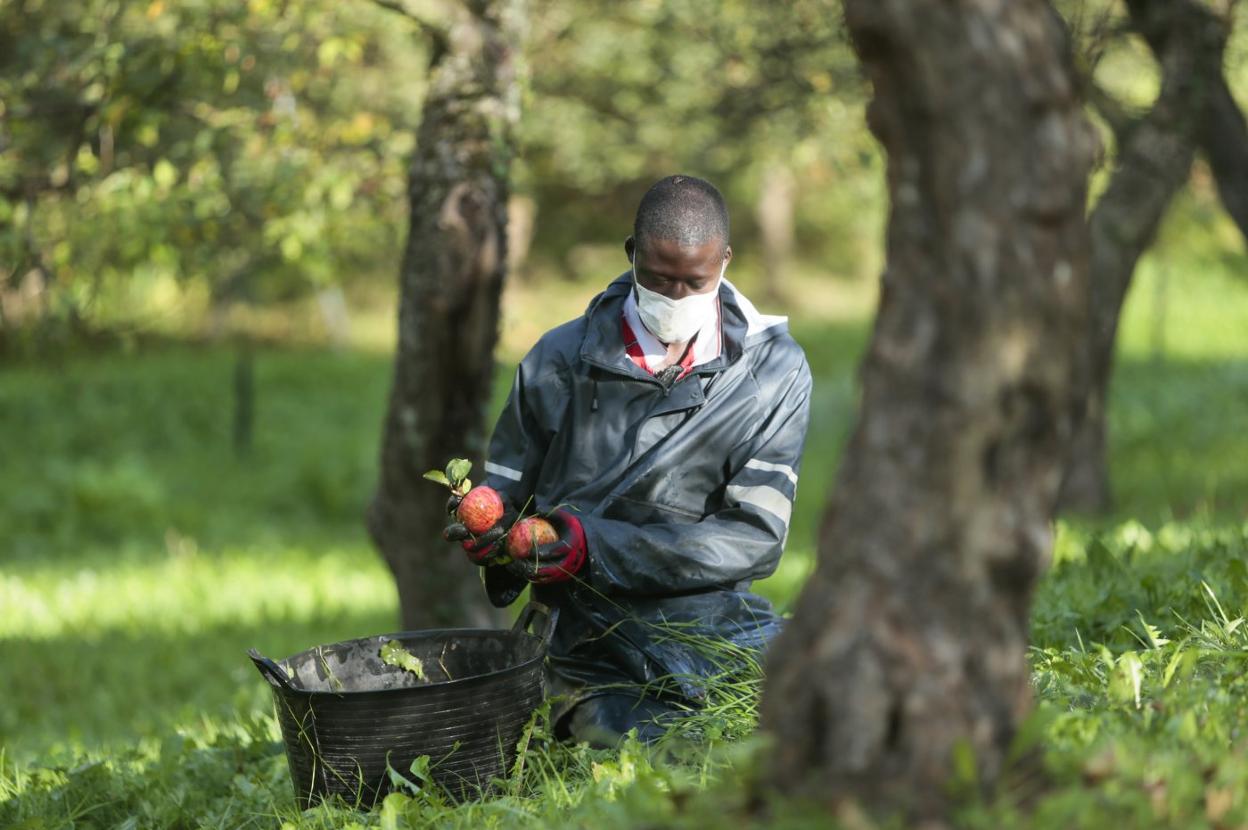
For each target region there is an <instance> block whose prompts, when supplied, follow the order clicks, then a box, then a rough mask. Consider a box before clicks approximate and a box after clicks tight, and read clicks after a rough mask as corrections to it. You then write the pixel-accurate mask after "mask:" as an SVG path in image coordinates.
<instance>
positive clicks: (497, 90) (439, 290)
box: [367, 0, 517, 629]
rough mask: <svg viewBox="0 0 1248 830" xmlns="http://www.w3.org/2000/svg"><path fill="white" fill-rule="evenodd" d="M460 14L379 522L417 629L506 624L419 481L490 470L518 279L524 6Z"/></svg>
mask: <svg viewBox="0 0 1248 830" xmlns="http://www.w3.org/2000/svg"><path fill="white" fill-rule="evenodd" d="M457 6H458V12H457V13H458V14H459V15H460V16H459V17H458V18H457V19H456V20H455V22H454V23H453V25H452V26H451V28H450V29H449V31H448V32H447V33H446V37H445V44H444V45H445V52H444V53H443V54H442V56H441V59H440V60H438V62H437V64H436V66H435V68H434V71H433V74H432V77H431V81H430V88H429V92H428V97H427V98H426V100H425V104H424V108H423V116H422V120H421V125H420V128H419V132H418V133H417V139H416V151H415V157H414V159H413V161H412V165H411V169H410V174H409V196H410V203H411V219H410V227H409V230H408V241H407V248H406V250H405V253H404V257H403V264H402V270H401V273H400V294H401V296H400V302H399V342H398V353H397V355H396V357H395V364H394V381H393V386H392V389H391V393H390V403H389V408H388V411H387V413H386V419H385V425H384V437H383V441H382V448H381V476H380V481H379V482H378V486H377V491H376V494H375V495H374V497H373V500H372V504H371V505H370V507H369V511H368V517H367V520H368V529H369V532H370V533H371V535H372V538H373V541H374V543H375V544H376V545H377V547H378V549H379V550H380V551H381V553H382V555H383V556H384V557H385V559H386V562H387V563H388V564H389V565H390V568H391V570H392V571H393V572H394V577H395V581H396V582H397V584H398V591H399V605H400V611H401V615H402V624H403V626H404V627H405V628H408V629H412V628H428V627H436V626H444V625H464V624H467V625H476V626H486V625H490V624H492V623H493V622H494V621H495V614H494V612H493V611H492V609H491V608H490V607H489V604H488V603H487V602H486V600H485V596H484V593H483V591H482V589H481V585H480V583H479V579H478V575H477V573H476V568H473V567H471V566H470V565H468V563H467V562H466V561H465V560H464V558H463V556H461V555H457V552H456V551H455V549H454V548H452V547H451V546H450V545H448V544H447V543H446V542H444V541H443V540H442V539H441V538H440V531H441V528H442V527H443V526H444V525H445V523H446V516H445V513H444V512H443V510H444V506H445V504H446V498H447V495H448V494H447V493H446V491H445V490H442V489H440V488H438V487H437V486H436V485H434V484H432V483H431V482H428V481H425V480H423V479H422V478H421V476H422V475H423V474H424V473H425V472H426V471H427V470H430V469H441V468H442V467H443V466H445V464H446V462H447V460H449V459H450V458H452V457H456V456H460V457H464V456H469V457H472V458H474V459H475V460H476V462H477V464H476V466H475V468H474V472H475V473H478V474H479V473H480V469H481V466H480V460H481V455H482V452H483V448H484V443H485V424H484V417H485V412H486V407H487V406H488V404H489V400H490V393H491V390H492V388H493V381H494V346H495V343H496V341H497V338H498V319H499V296H500V293H501V291H502V287H503V277H504V274H505V271H506V226H507V198H508V174H509V166H510V156H511V146H512V145H511V142H512V138H511V136H512V130H513V127H514V124H515V120H516V115H517V107H516V83H515V69H514V64H513V60H514V54H515V48H516V47H515V39H514V32H513V28H514V26H515V25H516V24H517V20H516V15H517V10H516V8H515V0H473V1H472V2H467V3H463V4H457Z"/></svg>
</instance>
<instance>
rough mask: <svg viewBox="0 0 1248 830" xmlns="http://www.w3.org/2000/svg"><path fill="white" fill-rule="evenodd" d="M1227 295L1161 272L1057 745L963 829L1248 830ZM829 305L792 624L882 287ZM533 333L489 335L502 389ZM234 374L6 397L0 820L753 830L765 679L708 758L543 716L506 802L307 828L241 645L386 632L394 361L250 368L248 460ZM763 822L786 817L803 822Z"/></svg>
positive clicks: (1231, 329)
mask: <svg viewBox="0 0 1248 830" xmlns="http://www.w3.org/2000/svg"><path fill="white" fill-rule="evenodd" d="M1230 274H1231V269H1226V268H1223V269H1218V268H1213V267H1210V268H1206V269H1202V270H1201V271H1200V272H1199V273H1193V274H1190V275H1184V277H1183V284H1182V285H1181V290H1180V286H1179V284H1178V283H1179V275H1178V274H1177V272H1176V270H1175V269H1174V268H1173V267H1172V266H1167V264H1166V263H1165V262H1161V261H1158V260H1155V259H1150V260H1148V261H1146V263H1145V266H1144V268H1143V270H1142V271H1141V274H1140V282H1139V284H1138V285H1137V287H1136V289H1135V290H1134V292H1133V294H1132V296H1131V300H1130V303H1129V306H1128V310H1127V314H1126V317H1125V320H1124V328H1123V337H1122V341H1121V342H1122V348H1121V351H1120V355H1119V369H1118V374H1117V382H1116V384H1115V387H1114V389H1113V394H1112V404H1111V426H1112V430H1113V472H1114V483H1115V488H1116V492H1117V494H1118V496H1119V503H1118V513H1117V515H1115V516H1114V517H1111V518H1110V519H1108V520H1106V521H1102V522H1096V523H1067V522H1064V523H1062V524H1061V526H1060V528H1059V531H1060V532H1059V542H1058V549H1057V552H1056V560H1055V565H1054V568H1053V569H1052V571H1051V572H1050V573H1049V574H1048V576H1047V577H1046V578H1045V580H1044V581H1043V583H1042V585H1041V587H1040V591H1039V594H1038V597H1037V602H1036V605H1035V610H1034V613H1033V632H1034V637H1033V640H1034V644H1035V647H1034V651H1033V654H1032V662H1033V667H1034V677H1035V689H1036V696H1037V698H1038V701H1039V706H1038V708H1037V714H1036V715H1035V716H1034V718H1033V719H1032V721H1031V722H1029V725H1028V729H1027V730H1026V735H1025V737H1026V738H1027V739H1029V740H1032V741H1038V742H1040V743H1042V745H1043V746H1044V747H1045V749H1044V752H1043V757H1044V759H1045V760H1044V772H1043V774H1042V775H1035V774H1033V775H1031V776H1030V777H1028V776H1022V777H1020V778H1019V780H1017V781H1012V782H1011V785H1010V787H1008V788H1007V789H1006V790H1005V791H1004V792H1002V793H1000V794H998V795H997V796H996V797H994V798H993V799H992V800H990V801H980V800H977V798H976V797H975V796H974V793H975V788H974V786H973V782H962V783H963V784H964V785H965V786H964V791H965V792H966V794H967V796H966V799H965V808H964V813H963V823H965V824H967V825H968V826H980V827H997V826H1004V825H1016V824H1019V825H1028V826H1036V827H1070V826H1087V827H1093V826H1102V825H1104V824H1109V823H1110V822H1116V823H1118V824H1121V825H1123V826H1132V827H1136V826H1209V827H1214V826H1218V827H1222V826H1234V825H1236V824H1237V823H1239V824H1242V823H1244V822H1248V802H1246V801H1245V796H1244V795H1243V794H1244V793H1245V792H1248V787H1245V785H1246V784H1248V763H1246V762H1245V756H1244V749H1245V747H1248V744H1246V743H1245V740H1244V735H1243V734H1242V729H1243V724H1244V723H1248V719H1246V718H1245V716H1246V715H1248V712H1246V711H1245V704H1244V703H1243V701H1244V700H1246V699H1248V698H1246V697H1245V691H1248V690H1246V689H1245V688H1244V684H1245V681H1244V679H1243V677H1244V672H1243V668H1244V665H1245V661H1246V660H1248V639H1246V638H1248V624H1245V623H1243V622H1242V620H1241V618H1242V617H1243V616H1244V614H1245V609H1246V608H1248V523H1246V520H1248V432H1245V430H1244V429H1243V413H1244V412H1245V411H1248V325H1246V324H1245V322H1246V321H1248V283H1245V281H1244V280H1242V279H1236V278H1234V277H1232V276H1230ZM798 285H799V286H800V287H802V288H812V287H813V288H817V287H818V286H819V285H820V283H819V282H818V277H817V275H813V274H803V275H801V277H800V281H799V283H798ZM556 289H557V296H554V295H552V292H549V291H546V292H540V291H536V290H534V289H526V288H523V287H522V288H521V289H519V290H517V291H513V293H512V294H511V295H510V296H509V298H508V306H507V307H508V315H510V316H509V319H510V320H512V321H513V322H515V319H522V320H531V319H533V318H534V317H536V316H537V310H538V309H541V310H543V311H544V313H547V314H552V313H556V312H557V314H558V316H559V317H560V318H562V317H563V316H567V315H570V314H574V313H577V311H579V309H580V308H581V307H583V302H584V299H586V298H587V296H588V295H589V294H591V293H592V290H593V287H592V286H587V285H573V286H556ZM565 289H566V290H565ZM824 293H826V294H827V295H828V296H832V297H834V300H833V301H828V300H827V299H826V297H824V294H820V297H823V299H822V300H821V301H820V302H812V303H808V304H806V303H804V304H803V305H802V309H803V310H802V312H801V313H800V314H795V317H794V321H793V323H794V331H795V334H796V336H797V337H798V338H799V340H800V341H801V342H802V343H803V345H804V346H805V347H806V350H807V353H808V355H809V357H810V361H811V364H812V367H813V369H814V372H815V375H816V392H815V399H814V420H815V426H814V428H812V431H811V434H810V437H809V440H808V448H807V454H806V459H805V463H804V467H803V472H802V485H801V488H800V491H799V497H798V503H797V506H796V510H795V516H794V527H793V531H792V534H791V539H790V549H789V551H788V553H787V554H786V556H785V559H784V562H783V563H782V566H781V568H780V570H779V571H778V572H777V574H776V575H775V576H773V577H772V578H770V579H768V580H766V581H765V582H764V583H761V585H760V590H761V591H762V592H764V593H766V594H767V595H768V596H770V597H772V598H773V599H774V600H776V601H777V602H778V603H779V604H780V605H781V606H785V605H787V604H788V603H790V602H791V601H792V599H793V597H794V596H795V595H796V593H797V591H798V590H800V587H801V584H802V582H803V580H804V578H805V576H806V575H807V574H808V573H809V570H810V568H811V567H812V565H813V554H814V538H815V531H816V528H817V524H818V517H819V514H820V512H821V510H822V507H823V501H824V498H825V497H826V494H827V492H828V491H829V489H830V487H831V484H832V480H833V479H832V477H833V474H834V468H835V459H836V457H837V454H838V452H839V448H840V446H841V443H842V442H843V440H844V437H845V434H846V432H847V430H848V428H849V426H850V421H851V418H852V413H853V407H854V403H855V391H854V382H853V370H854V366H855V365H856V361H857V357H858V355H859V353H860V351H861V348H862V346H863V344H864V342H865V339H866V337H867V333H868V322H867V316H866V313H867V310H868V309H869V306H870V302H871V294H870V291H869V290H866V289H864V288H862V287H860V286H858V287H856V286H854V285H852V284H849V285H846V284H836V289H835V291H830V292H824ZM550 309H555V312H551V311H550ZM565 312H566V313H565ZM517 315H518V317H517ZM551 322H552V323H553V322H556V321H555V320H552V321H551ZM526 325H527V324H526ZM529 328H532V326H531V325H530V326H529ZM529 328H526V327H525V326H524V325H519V324H516V325H514V326H509V328H508V329H507V335H506V336H505V338H504V341H503V344H502V363H503V364H504V365H503V366H502V367H501V368H500V373H499V377H500V385H499V387H498V388H497V389H496V393H498V395H501V392H502V391H503V384H505V383H506V380H507V379H508V378H509V377H510V370H509V364H511V363H513V362H514V361H515V360H516V359H517V357H518V356H519V354H520V353H521V352H522V351H523V349H524V347H525V345H526V343H527V342H528V341H529V340H530V339H531V337H532V336H533V335H534V333H535V332H536V331H537V329H536V328H533V330H532V331H530V330H529ZM370 342H373V341H370ZM232 361H233V355H232V354H231V353H230V352H228V351H225V350H217V349H203V348H198V349H197V348H190V347H186V348H166V349H164V350H162V351H159V352H151V353H148V352H138V353H113V354H108V355H102V356H94V357H90V356H79V357H73V358H69V359H66V360H64V361H63V362H62V363H60V364H58V365H56V366H47V365H35V364H26V365H21V366H12V367H6V368H5V369H4V372H3V374H0V430H2V431H3V434H4V435H6V436H7V440H6V442H5V447H4V454H3V457H2V466H0V539H2V540H3V542H0V544H2V545H3V549H2V550H0V690H3V698H2V703H0V747H2V748H0V826H4V827H9V826H15V827H30V828H35V827H135V828H137V827H151V826H178V827H208V826H212V827H235V826H255V827H282V826H285V825H290V826H294V827H344V826H382V827H403V826H427V825H430V824H437V825H445V826H464V827H468V826H472V827H478V826H482V827H491V826H493V827H512V826H532V827H539V826H541V827H544V826H550V825H556V824H557V825H563V826H583V827H595V828H597V827H634V826H638V825H640V824H645V823H648V824H650V825H655V826H684V825H686V824H687V825H690V826H695V825H696V826H704V825H705V824H706V823H707V822H709V821H715V820H723V821H731V822H732V823H733V824H734V826H740V825H741V820H740V819H739V818H733V817H732V816H733V815H734V810H737V809H738V808H739V807H740V806H741V803H742V799H743V798H744V795H743V792H744V789H745V788H744V787H743V786H742V782H743V781H745V780H747V779H748V778H749V776H750V775H751V773H752V770H753V768H754V764H756V763H757V757H758V755H757V753H756V752H755V751H754V750H755V742H754V740H753V739H748V738H747V739H744V740H740V738H742V737H743V736H744V735H746V734H748V733H749V731H750V728H751V726H752V718H753V708H752V702H751V701H752V694H751V689H752V688H756V683H757V676H755V677H754V679H753V680H752V681H748V682H747V683H746V685H745V686H744V687H742V686H741V685H739V684H740V680H739V679H738V680H737V681H734V682H735V683H737V684H738V685H729V684H728V683H727V682H726V683H725V684H724V685H723V686H722V689H721V692H722V694H721V697H720V698H718V700H719V704H718V705H717V706H716V707H713V709H712V711H711V712H709V713H708V714H707V715H706V716H705V719H703V720H701V721H696V722H692V723H691V724H689V725H688V726H687V729H693V730H696V731H697V732H698V736H700V737H698V736H692V735H690V734H687V733H686V734H684V735H679V734H676V735H673V736H672V739H671V740H670V741H669V742H668V743H667V745H666V746H664V747H661V748H660V749H658V750H648V749H645V748H642V747H640V746H637V745H628V746H626V747H625V748H624V749H623V750H621V751H619V752H596V751H591V750H588V749H586V748H584V747H579V748H575V747H574V748H570V747H563V746H559V745H556V744H554V743H553V742H552V741H550V739H549V736H548V735H546V733H545V730H544V727H542V725H541V724H538V727H537V729H536V732H535V734H534V738H533V743H532V746H531V751H530V753H529V754H528V756H527V758H528V760H527V761H526V767H525V771H524V773H523V774H522V775H517V776H513V777H512V778H511V779H510V780H509V781H508V782H507V794H506V795H505V796H504V797H501V798H497V799H493V800H490V801H487V802H483V803H480V804H476V805H471V806H460V807H456V806H454V805H450V804H447V803H445V802H444V801H442V800H441V799H440V797H439V796H438V794H437V793H436V792H432V791H430V790H429V789H428V788H420V789H413V790H412V791H409V792H406V793H400V794H397V795H395V796H392V797H391V798H390V799H389V800H387V802H386V804H385V805H384V806H383V807H382V808H380V809H378V810H377V811H374V812H373V813H369V814H356V813H354V812H350V811H343V810H339V809H335V808H333V807H322V808H318V809H316V810H312V811H308V812H307V813H303V814H299V813H297V812H296V811H295V810H294V807H293V799H292V797H291V792H290V782H289V776H288V773H287V770H286V767H285V760H284V756H283V754H282V749H281V745H280V742H279V736H278V733H277V730H276V724H275V721H274V719H273V717H272V704H271V701H270V698H269V695H268V691H267V688H266V687H265V686H264V685H263V683H262V681H261V679H260V677H259V676H258V675H257V674H256V672H255V671H254V669H253V668H252V667H251V666H250V665H249V663H248V661H247V660H246V658H245V654H244V653H245V650H246V649H247V648H248V647H251V646H255V647H258V648H259V649H260V650H261V651H262V652H264V653H266V654H270V655H272V656H283V655H285V654H289V653H292V652H294V651H297V650H300V649H303V648H306V647H308V646H310V645H312V644H315V643H323V642H330V641H334V640H340V639H346V638H352V637H357V636H362V635H365V634H373V633H381V632H385V631H390V630H393V629H394V627H395V614H396V606H395V602H396V600H395V592H394V588H393V586H392V584H391V583H390V580H389V576H388V573H387V571H386V569H385V568H384V566H383V565H382V564H381V563H380V560H379V559H378V558H377V557H376V555H375V554H374V553H373V552H372V550H371V548H370V546H369V544H368V541H367V539H366V537H365V535H364V532H363V528H362V523H361V514H362V511H363V508H364V505H365V502H366V500H367V498H368V496H369V493H370V491H371V488H372V486H373V483H374V475H375V469H376V462H375V456H376V452H377V438H378V434H379V426H380V423H381V415H382V410H383V407H384V403H385V395H386V392H387V384H388V382H389V368H390V367H389V357H388V356H387V354H386V353H385V350H384V349H378V348H371V347H370V348H360V349H354V350H350V349H349V350H344V351H332V350H327V349H312V348H302V349H287V350H281V349H271V350H266V351H262V352H260V353H259V355H258V357H257V362H256V369H257V388H258V401H257V423H256V432H255V443H254V447H253V449H252V451H251V453H250V454H249V455H247V456H243V457H237V456H235V455H234V454H233V452H232V451H231V443H230V435H231V433H230V430H231V398H230V390H231V372H232ZM498 395H496V397H497V396H498ZM448 555H452V554H451V553H448ZM465 576H466V578H467V577H468V576H470V575H469V574H467V573H466V574H465ZM751 683H753V684H754V685H753V686H751ZM694 737H698V739H697V740H693V738H694ZM776 809H777V810H778V812H777V813H776V815H775V820H776V822H777V823H779V824H781V825H783V824H784V823H786V822H791V823H793V824H794V825H801V824H802V823H803V822H805V821H806V820H807V819H809V818H810V816H808V815H804V814H803V813H802V808H801V806H800V805H778V806H777V807H776Z"/></svg>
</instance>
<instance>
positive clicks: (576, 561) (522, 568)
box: [508, 510, 589, 585]
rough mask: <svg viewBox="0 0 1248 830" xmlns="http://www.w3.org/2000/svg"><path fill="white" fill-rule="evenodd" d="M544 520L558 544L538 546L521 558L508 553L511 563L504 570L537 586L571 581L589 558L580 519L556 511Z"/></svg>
mask: <svg viewBox="0 0 1248 830" xmlns="http://www.w3.org/2000/svg"><path fill="white" fill-rule="evenodd" d="M546 520H547V521H548V522H550V523H551V525H553V526H554V528H555V532H556V533H558V534H559V539H558V541H555V542H550V543H548V544H545V545H538V546H537V547H536V548H534V549H533V550H531V551H529V552H528V553H527V554H526V555H524V556H518V555H517V552H516V551H508V553H509V554H510V555H511V557H512V559H513V560H514V562H513V563H512V565H509V566H508V567H509V568H515V569H516V570H517V571H519V573H521V574H522V575H523V576H524V578H525V579H527V580H528V581H529V582H533V583H536V584H538V585H548V584H550V583H552V582H565V581H567V580H569V579H571V578H572V577H573V576H575V575H576V574H577V573H578V572H579V571H580V570H581V568H583V567H584V566H585V560H586V558H587V557H588V555H589V552H588V550H587V549H586V545H585V530H584V528H582V527H581V521H580V519H578V518H576V516H574V515H573V514H572V513H571V512H569V511H567V510H556V511H555V512H554V513H551V514H550V515H549V516H546Z"/></svg>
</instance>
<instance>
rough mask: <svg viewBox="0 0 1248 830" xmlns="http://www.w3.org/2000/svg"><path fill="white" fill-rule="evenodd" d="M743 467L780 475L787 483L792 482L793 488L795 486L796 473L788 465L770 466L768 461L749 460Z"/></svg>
mask: <svg viewBox="0 0 1248 830" xmlns="http://www.w3.org/2000/svg"><path fill="white" fill-rule="evenodd" d="M745 466H746V467H749V468H750V469H752V470H765V471H767V472H769V473H781V474H782V475H784V476H785V477H786V478H788V480H789V481H791V482H793V486H794V487H796V486H797V473H796V472H794V471H793V468H792V467H790V466H789V465H788V464H772V463H771V462H770V461H759V460H758V459H757V458H751V459H750V460H749V461H747V462H745Z"/></svg>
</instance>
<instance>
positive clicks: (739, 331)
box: [581, 271, 789, 374]
mask: <svg viewBox="0 0 1248 830" xmlns="http://www.w3.org/2000/svg"><path fill="white" fill-rule="evenodd" d="M632 287H633V277H632V272H631V271H625V272H624V273H623V274H620V275H619V276H618V277H616V278H615V279H614V280H612V281H611V284H610V285H608V286H607V288H606V290H604V291H603V292H602V293H601V294H599V295H598V296H596V297H594V299H593V300H591V301H590V303H589V306H588V307H587V308H586V309H585V337H584V339H583V340H582V342H581V358H582V359H584V360H587V361H589V362H591V363H596V364H599V365H602V366H608V367H611V368H616V369H619V370H621V371H624V372H626V373H629V374H631V373H632V372H633V371H634V370H635V367H634V365H633V363H632V362H631V361H630V360H628V358H627V357H626V355H625V353H624V344H623V342H622V340H621V337H620V323H619V320H620V314H621V313H622V311H623V305H624V300H625V299H626V298H627V296H628V292H629V291H631V290H632ZM719 303H720V310H721V315H722V321H721V322H722V329H723V337H724V348H723V350H722V352H721V353H720V356H719V357H717V358H716V359H715V360H712V361H711V362H710V363H707V364H705V365H703V366H700V367H698V368H697V370H698V371H714V370H718V369H722V368H724V367H726V366H729V365H731V364H733V363H735V362H736V361H737V360H738V359H739V358H740V357H741V355H742V354H743V353H744V352H745V351H746V350H748V349H750V348H752V347H754V346H756V345H757V344H759V343H763V342H766V341H767V340H771V339H773V338H776V337H779V336H781V335H783V334H787V333H788V331H789V323H788V319H789V318H787V317H782V316H779V315H774V314H760V313H759V311H758V309H757V308H755V307H754V304H753V303H752V302H750V300H749V298H747V297H746V296H745V295H744V294H742V293H741V292H740V290H738V289H737V287H736V286H735V285H733V284H732V283H731V282H729V281H728V280H727V278H724V279H721V280H720V283H719Z"/></svg>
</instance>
